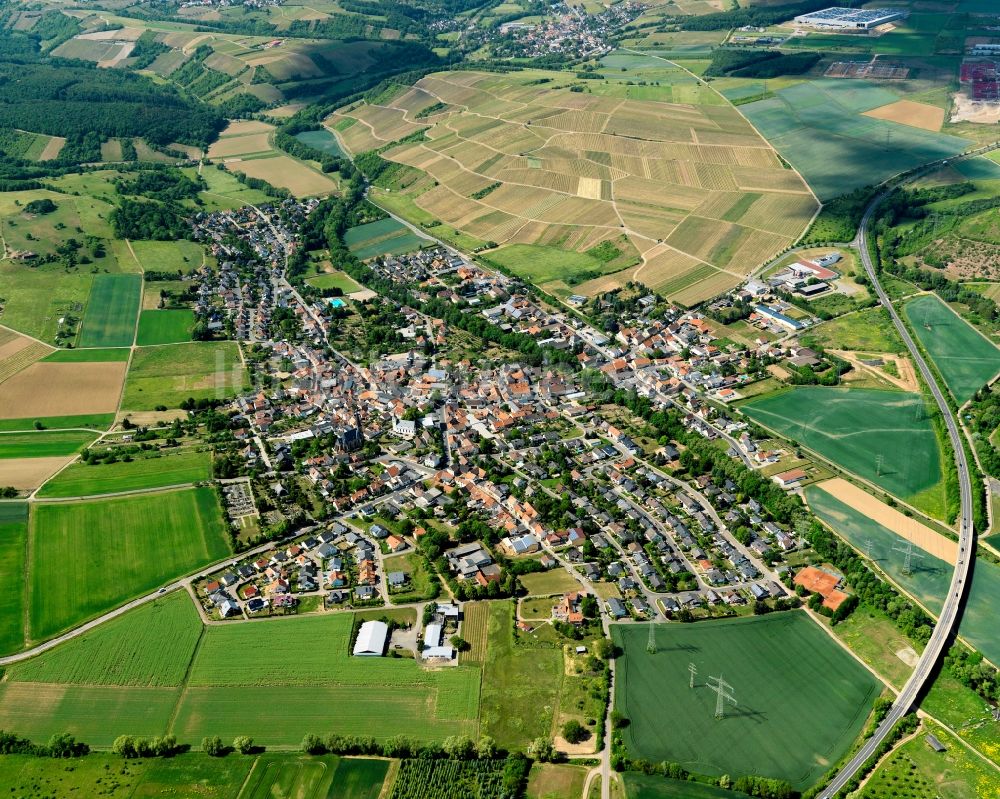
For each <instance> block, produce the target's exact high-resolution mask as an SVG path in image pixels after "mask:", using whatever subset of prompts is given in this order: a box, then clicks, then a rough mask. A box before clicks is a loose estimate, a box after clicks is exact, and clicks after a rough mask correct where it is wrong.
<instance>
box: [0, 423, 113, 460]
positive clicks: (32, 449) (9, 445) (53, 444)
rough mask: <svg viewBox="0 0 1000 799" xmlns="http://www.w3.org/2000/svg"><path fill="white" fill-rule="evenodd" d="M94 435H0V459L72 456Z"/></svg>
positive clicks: (64, 432) (71, 432)
mask: <svg viewBox="0 0 1000 799" xmlns="http://www.w3.org/2000/svg"><path fill="white" fill-rule="evenodd" d="M95 438H97V436H96V435H94V434H93V433H87V432H84V431H82V430H60V431H52V432H49V431H45V432H38V433H3V434H0V459H3V458H54V457H58V456H61V455H74V454H76V453H77V452H79V451H80V450H82V449H83V448H84V447H86V446H87V445H88V444H90V443H91V442H92V441H93V440H94V439H95Z"/></svg>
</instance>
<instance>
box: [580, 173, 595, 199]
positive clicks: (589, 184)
mask: <svg viewBox="0 0 1000 799" xmlns="http://www.w3.org/2000/svg"><path fill="white" fill-rule="evenodd" d="M576 193H577V195H578V196H580V197H587V198H589V199H591V200H599V199H601V181H600V180H597V179H596V178H580V182H579V184H578V185H577V188H576Z"/></svg>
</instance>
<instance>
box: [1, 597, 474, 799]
mask: <svg viewBox="0 0 1000 799" xmlns="http://www.w3.org/2000/svg"><path fill="white" fill-rule="evenodd" d="M352 624H353V616H352V614H349V613H337V614H325V615H321V616H302V617H290V618H286V619H281V618H279V619H274V620H271V621H267V622H263V623H259V624H233V625H229V626H222V627H203V625H202V624H201V622H200V620H199V618H198V615H197V613H196V612H195V609H194V606H193V605H192V603H191V600H190V598H189V597H188V595H187V594H186V593H185V592H183V591H179V592H177V593H176V594H172V595H167V596H166V597H164V598H162V599H157V600H156V601H155V602H153V603H151V604H147V605H144V606H142V607H140V608H138V609H136V610H133V611H130V612H129V613H127V614H124V615H123V616H121V617H119V618H117V619H115V620H112V621H110V622H108V623H106V624H103V625H101V626H99V627H97V628H96V629H95V630H93V631H90V632H88V633H86V634H85V635H84V636H81V637H79V638H76V639H71V640H70V641H68V642H66V643H64V644H62V645H60V646H58V647H56V648H54V649H52V650H50V651H49V652H46V653H44V654H42V655H40V656H38V657H36V658H33V659H31V660H29V661H25V662H24V663H22V664H18V665H16V666H14V667H12V668H11V670H10V674H9V678H8V680H7V681H6V682H5V683H3V684H0V729H17V730H18V731H20V732H21V733H22V734H26V735H30V736H31V737H33V738H35V739H37V740H44V739H46V738H47V737H48V736H49V735H50V734H51V733H52V732H55V731H62V730H69V731H70V732H72V733H74V734H76V735H78V736H80V737H81V738H83V739H84V740H86V741H87V742H89V743H91V744H92V745H96V746H100V747H107V746H109V745H110V743H111V742H112V741H113V740H114V738H115V737H116V735H119V734H121V733H123V732H131V733H133V734H143V735H161V734H163V733H164V732H167V731H170V732H172V733H174V734H176V735H177V737H178V739H179V740H181V741H182V742H186V743H191V744H193V745H197V744H198V743H199V742H200V741H201V739H202V737H204V736H205V735H220V736H221V737H222V738H223V739H224V740H227V741H228V740H232V738H233V737H234V736H236V735H252V736H253V737H254V738H255V739H256V740H257V741H258V742H259V743H260V744H262V745H265V746H268V747H274V746H278V747H297V746H298V744H299V742H300V741H301V740H302V737H303V735H305V734H306V733H316V734H319V735H326V734H329V733H331V732H334V733H340V734H344V735H373V736H375V737H376V738H379V739H380V740H385V739H387V738H389V737H391V736H393V735H406V736H408V737H410V738H412V739H414V740H420V741H428V740H436V741H440V740H443V739H444V738H446V737H447V736H449V735H458V734H462V735H469V736H472V737H476V735H477V730H478V710H479V685H480V672H479V669H478V668H474V667H467V666H462V667H457V668H448V669H440V670H424V669H422V668H420V667H419V666H418V665H417V664H416V663H415V662H414V661H413V660H412V659H405V658H378V659H375V658H354V657H351V656H350V655H349V654H348V644H349V641H350V635H351V628H352ZM32 696H34V697H36V698H38V699H37V701H36V702H34V703H33V702H32V701H31V700H32ZM40 702H47V704H45V705H44V708H43V712H39V703H40ZM275 703H279V704H280V705H281V707H282V709H283V710H282V712H283V713H284V714H287V715H285V716H283V718H282V723H281V724H280V725H276V724H274V723H273V721H274V706H275ZM331 708H336V712H331ZM101 720H103V723H100V721H101ZM361 776H362V777H363V776H364V774H362V775H361ZM344 778H345V779H346V778H347V777H344ZM361 782H362V783H363V784H367V783H364V780H362V781H361ZM324 795H325V794H324ZM359 795H360V796H367V794H365V793H363V792H362V793H360V794H359Z"/></svg>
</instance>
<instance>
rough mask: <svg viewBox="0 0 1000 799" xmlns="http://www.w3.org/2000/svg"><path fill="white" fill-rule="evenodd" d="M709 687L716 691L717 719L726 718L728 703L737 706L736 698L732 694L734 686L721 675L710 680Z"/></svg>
mask: <svg viewBox="0 0 1000 799" xmlns="http://www.w3.org/2000/svg"><path fill="white" fill-rule="evenodd" d="M708 687H709V688H711V689H712V690H713V691H715V717H716V718H717V719H721V718H725V716H726V702H732V703H733V705H735V704H736V697H735V696H733V694H732V690H733V686H731V685H730V684H729V683H727V682H726V681H725V680H724V679H722V675H721V674H720V675H719V676H718V677H709V678H708Z"/></svg>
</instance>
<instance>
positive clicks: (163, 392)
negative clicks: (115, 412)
mask: <svg viewBox="0 0 1000 799" xmlns="http://www.w3.org/2000/svg"><path fill="white" fill-rule="evenodd" d="M245 383H246V370H245V369H244V368H243V364H242V361H241V360H240V357H239V350H238V345H237V344H235V343H233V342H231V341H220V342H214V341H213V342H191V343H187V344H173V345H170V346H161V347H140V348H139V349H137V350H136V351H135V356H134V357H133V359H132V366H131V368H130V369H129V373H128V379H127V381H126V383H125V395H124V397H123V398H122V408H124V409H127V410H131V411H151V410H155V409H156V407H157V406H158V405H164V406H166V407H168V408H176V407H178V406H179V405H180V404H181V403H182V402H183V401H184V400H186V399H188V398H193V399H196V400H197V399H211V398H215V397H219V398H224V397H231V396H233V395H234V394H235V393H237V392H238V391H240V390H242V389H243V388H244V386H245Z"/></svg>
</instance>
